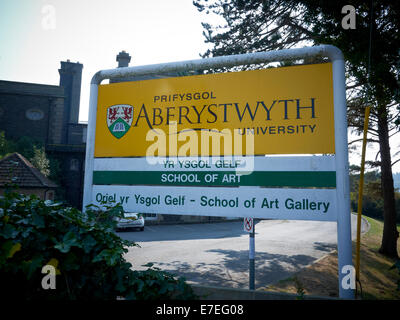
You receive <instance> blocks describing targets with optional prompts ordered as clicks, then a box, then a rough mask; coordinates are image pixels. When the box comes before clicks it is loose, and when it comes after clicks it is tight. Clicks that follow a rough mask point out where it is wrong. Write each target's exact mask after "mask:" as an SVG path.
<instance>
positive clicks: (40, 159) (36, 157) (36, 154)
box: [29, 146, 50, 177]
mask: <svg viewBox="0 0 400 320" xmlns="http://www.w3.org/2000/svg"><path fill="white" fill-rule="evenodd" d="M29 161H30V162H31V163H32V164H33V165H34V166H35V167H36V168H37V169H38V170H39V171H40V172H41V173H42V174H43V175H44V176H46V177H48V176H49V175H50V160H49V159H47V156H46V152H45V151H44V147H41V148H40V147H36V146H33V157H32V158H31V159H29Z"/></svg>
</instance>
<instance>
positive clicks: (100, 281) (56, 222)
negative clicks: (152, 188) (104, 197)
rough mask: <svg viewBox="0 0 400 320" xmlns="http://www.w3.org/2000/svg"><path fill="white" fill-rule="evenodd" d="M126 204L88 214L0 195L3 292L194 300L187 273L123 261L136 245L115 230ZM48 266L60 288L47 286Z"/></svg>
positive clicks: (23, 295)
mask: <svg viewBox="0 0 400 320" xmlns="http://www.w3.org/2000/svg"><path fill="white" fill-rule="evenodd" d="M121 215H122V207H120V206H116V207H109V208H107V210H104V211H102V210H100V209H99V208H98V207H95V206H91V207H88V210H87V211H86V212H85V213H82V212H81V211H79V210H77V209H74V208H70V207H63V206H62V205H60V204H57V203H54V202H51V201H42V200H40V199H38V198H37V197H35V196H24V195H19V194H16V193H10V192H6V193H5V195H4V196H0V248H1V253H0V283H1V286H0V295H1V296H2V297H6V298H8V299H26V300H32V299H50V300H53V299H54V300H60V299H77V300H78V299H79V300H82V299H84V300H93V299H102V300H104V299H107V300H108V299H111V300H115V299H117V298H118V297H123V298H126V299H194V298H195V296H194V294H193V291H192V289H191V287H190V286H189V285H188V284H186V282H185V281H184V279H183V278H179V279H176V278H175V277H174V276H172V275H171V274H168V273H166V272H163V271H161V270H159V269H156V268H152V266H151V265H149V269H148V270H146V271H134V270H132V269H131V267H132V265H131V264H130V263H128V262H127V261H125V259H124V258H123V254H124V253H126V252H127V251H128V249H127V247H129V246H134V245H135V244H134V243H132V242H129V241H126V240H122V239H121V238H120V237H118V236H117V235H116V234H115V233H114V227H115V222H114V219H113V217H116V216H121ZM45 265H51V266H53V267H55V269H56V276H55V279H56V288H55V290H52V289H47V290H45V289H43V288H42V281H44V277H46V276H47V274H46V273H42V268H43V267H44V266H45Z"/></svg>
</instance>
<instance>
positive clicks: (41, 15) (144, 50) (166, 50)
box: [0, 0, 400, 172]
mask: <svg viewBox="0 0 400 320" xmlns="http://www.w3.org/2000/svg"><path fill="white" fill-rule="evenodd" d="M205 19H211V18H210V17H209V16H206V15H204V14H203V13H199V12H198V11H197V9H196V7H195V6H194V5H193V4H192V0H168V1H167V0H68V1H67V0H0V79H1V80H9V81H19V82H32V83H42V84H51V85H58V84H59V74H58V69H59V68H60V61H66V60H67V59H69V60H70V61H71V62H78V61H79V62H80V63H82V64H83V74H82V88H81V103H80V115H79V120H80V121H87V120H88V106H89V83H90V79H91V78H92V76H93V75H94V74H95V73H96V72H97V71H99V70H102V69H112V68H115V67H116V66H117V62H116V60H115V59H116V55H117V54H118V53H119V52H120V51H122V50H125V51H126V52H128V53H129V54H130V55H131V57H132V59H131V63H130V66H136V65H147V64H155V63H163V62H172V61H181V60H191V59H199V58H200V56H199V54H200V53H203V52H205V51H206V50H207V48H208V46H209V45H207V44H205V42H204V36H203V35H202V32H203V28H202V26H201V22H202V21H204V20H205ZM399 145H400V141H398V140H397V141H395V142H393V143H392V152H395V151H396V149H397V150H398V149H399V148H400V147H399ZM377 151H378V149H377V148H373V147H372V145H369V146H368V152H367V159H373V158H374V156H375V154H376V152H377ZM359 158H360V156H359V155H357V154H354V155H351V157H350V159H351V163H352V164H358V165H359V163H360V160H359ZM393 169H394V172H400V162H399V163H398V164H397V165H396V166H394V167H393Z"/></svg>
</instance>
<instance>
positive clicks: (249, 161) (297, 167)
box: [94, 155, 335, 172]
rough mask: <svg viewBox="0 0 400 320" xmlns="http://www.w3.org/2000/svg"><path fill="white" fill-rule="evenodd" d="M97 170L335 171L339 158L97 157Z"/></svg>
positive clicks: (95, 162)
mask: <svg viewBox="0 0 400 320" xmlns="http://www.w3.org/2000/svg"><path fill="white" fill-rule="evenodd" d="M94 171H237V172H241V171H244V172H246V171H335V156H334V155H331V156H268V157H265V156H254V157H242V156H234V157H232V156H226V157H223V156H221V157H204V158H203V157H178V158H176V157H175V158H173V157H171V158H161V157H160V158H154V157H147V158H95V159H94Z"/></svg>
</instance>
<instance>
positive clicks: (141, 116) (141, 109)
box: [134, 103, 153, 129]
mask: <svg viewBox="0 0 400 320" xmlns="http://www.w3.org/2000/svg"><path fill="white" fill-rule="evenodd" d="M142 113H144V115H142ZM140 118H145V119H146V122H147V125H148V126H149V128H150V129H153V127H152V126H151V123H150V120H149V116H148V115H147V111H146V106H145V105H144V103H143V105H142V107H141V108H140V112H139V115H138V117H137V119H136V123H135V125H134V127H137V124H138V122H139V119H140Z"/></svg>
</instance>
